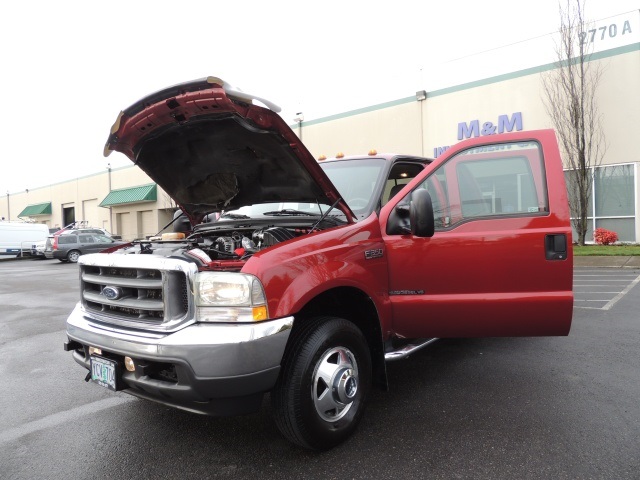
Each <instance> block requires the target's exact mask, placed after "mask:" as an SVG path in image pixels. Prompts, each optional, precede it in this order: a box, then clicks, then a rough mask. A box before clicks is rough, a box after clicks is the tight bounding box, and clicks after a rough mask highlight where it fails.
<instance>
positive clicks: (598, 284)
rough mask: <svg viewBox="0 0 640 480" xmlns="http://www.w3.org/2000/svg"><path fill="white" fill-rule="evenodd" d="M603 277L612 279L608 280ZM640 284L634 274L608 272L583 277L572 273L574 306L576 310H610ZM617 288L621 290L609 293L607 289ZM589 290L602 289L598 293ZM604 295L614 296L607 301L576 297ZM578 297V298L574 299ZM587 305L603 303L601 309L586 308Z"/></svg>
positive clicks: (639, 277) (638, 276)
mask: <svg viewBox="0 0 640 480" xmlns="http://www.w3.org/2000/svg"><path fill="white" fill-rule="evenodd" d="M584 277H598V278H597V279H590V278H584ZM603 277H609V278H613V280H608V279H606V278H603ZM629 280H631V281H629ZM638 283H640V275H637V276H636V275H635V274H628V273H625V274H621V273H615V272H610V273H609V274H602V275H584V274H577V273H575V272H574V283H573V288H574V292H573V293H574V306H575V307H576V308H585V309H590V310H611V308H613V306H614V305H615V304H616V303H618V302H619V301H620V300H621V299H622V298H623V297H624V296H625V295H626V294H627V293H629V292H630V291H631V289H632V288H633V287H634V286H636V285H637V284H638ZM617 287H619V288H620V289H621V290H618V291H614V292H611V291H609V289H611V288H617ZM591 288H599V289H602V290H600V291H592V290H589V289H591ZM604 294H616V295H615V297H613V298H611V299H609V298H607V299H594V298H580V297H578V296H581V297H584V296H587V297H588V296H590V295H604ZM576 297H578V298H576ZM589 303H604V305H603V306H602V307H599V308H598V307H587V306H582V304H584V305H588V304H589ZM576 304H580V305H576Z"/></svg>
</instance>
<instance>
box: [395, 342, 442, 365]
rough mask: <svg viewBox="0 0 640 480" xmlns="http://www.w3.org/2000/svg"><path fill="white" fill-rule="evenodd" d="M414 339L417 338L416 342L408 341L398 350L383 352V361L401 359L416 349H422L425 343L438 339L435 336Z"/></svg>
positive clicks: (429, 343) (428, 343)
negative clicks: (408, 342)
mask: <svg viewBox="0 0 640 480" xmlns="http://www.w3.org/2000/svg"><path fill="white" fill-rule="evenodd" d="M416 340H417V343H410V344H408V345H405V346H403V347H402V348H400V349H398V350H394V351H392V352H387V353H385V354H384V359H385V361H387V362H393V361H395V360H402V359H403V358H407V357H408V356H409V355H411V354H412V353H415V352H417V351H418V350H421V349H423V348H424V347H426V346H427V345H431V344H432V343H433V342H435V341H436V340H438V339H437V338H420V339H416Z"/></svg>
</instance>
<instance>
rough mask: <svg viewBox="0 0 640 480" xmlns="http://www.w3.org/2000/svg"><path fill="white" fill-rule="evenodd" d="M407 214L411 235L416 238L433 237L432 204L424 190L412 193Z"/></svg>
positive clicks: (429, 196)
mask: <svg viewBox="0 0 640 480" xmlns="http://www.w3.org/2000/svg"><path fill="white" fill-rule="evenodd" d="M409 212H410V213H409V215H410V219H411V220H410V221H411V233H412V234H413V235H415V236H416V237H433V234H434V232H435V219H434V215H433V203H432V202H431V195H430V194H429V192H427V190H426V189H420V190H415V191H414V192H413V195H412V197H411V206H410V209H409Z"/></svg>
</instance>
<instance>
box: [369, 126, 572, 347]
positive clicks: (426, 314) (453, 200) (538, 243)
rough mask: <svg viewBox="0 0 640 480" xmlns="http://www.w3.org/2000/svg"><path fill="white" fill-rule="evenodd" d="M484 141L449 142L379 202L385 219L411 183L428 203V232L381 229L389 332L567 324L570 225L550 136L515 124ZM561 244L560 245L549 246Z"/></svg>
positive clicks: (508, 330)
mask: <svg viewBox="0 0 640 480" xmlns="http://www.w3.org/2000/svg"><path fill="white" fill-rule="evenodd" d="M491 140H493V141H492V142H487V138H484V139H474V140H472V141H469V142H464V143H463V144H461V145H459V146H457V147H454V149H452V150H450V151H449V152H447V153H448V155H447V156H445V157H444V158H442V159H438V161H436V162H434V164H433V165H431V166H429V167H428V168H427V170H426V171H425V172H424V174H423V175H421V176H419V177H418V178H417V179H416V181H414V182H412V183H411V184H410V187H409V188H407V189H405V190H403V192H401V194H399V195H398V197H396V198H397V200H396V199H395V198H394V201H392V202H390V203H389V206H387V207H385V208H384V209H383V211H381V216H380V217H381V222H386V221H387V219H388V215H389V213H390V210H391V209H393V208H395V205H394V204H398V203H403V202H405V203H406V202H408V201H410V195H411V193H410V192H411V191H413V190H416V189H418V188H426V189H427V190H428V191H429V193H430V194H431V196H432V200H433V204H434V216H435V225H436V231H435V234H434V235H433V237H431V238H418V237H414V236H412V235H385V236H384V239H385V244H386V253H387V257H388V261H389V284H390V292H389V293H390V300H391V304H392V306H393V317H394V327H393V328H394V331H395V332H396V333H397V334H398V335H401V336H404V337H408V338H414V337H472V336H528V335H566V334H567V333H568V331H569V328H570V325H571V315H572V307H573V293H572V273H573V272H572V259H571V248H570V245H571V231H570V225H569V219H568V218H569V217H568V207H567V205H566V190H565V187H564V183H563V175H562V165H561V162H560V157H559V153H558V149H557V143H556V141H555V135H554V134H553V132H551V131H539V132H525V133H524V134H523V133H518V134H507V135H500V136H495V137H491ZM557 176H560V177H561V180H562V185H561V189H560V188H559V187H560V183H559V181H558V179H557V178H555V177H557ZM551 177H554V179H553V182H551V181H549V182H548V181H547V179H549V180H551ZM551 187H553V189H551ZM383 226H384V224H383ZM382 231H383V232H386V231H387V229H386V228H382ZM563 238H566V242H564V243H563V241H562V239H563ZM549 239H551V240H549ZM562 245H565V246H566V249H565V251H564V253H562V252H556V251H555V250H556V249H558V248H561V247H562ZM550 249H551V250H552V252H551V253H549V250H550Z"/></svg>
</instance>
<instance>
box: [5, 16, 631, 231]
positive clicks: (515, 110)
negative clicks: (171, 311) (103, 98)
mask: <svg viewBox="0 0 640 480" xmlns="http://www.w3.org/2000/svg"><path fill="white" fill-rule="evenodd" d="M594 30H595V33H594V35H593V38H590V37H589V38H586V39H585V41H586V42H590V43H592V45H591V46H592V47H593V53H592V55H591V57H590V62H597V63H598V65H599V66H600V67H601V69H602V78H601V83H600V87H599V90H598V93H597V99H598V104H599V108H600V112H601V114H602V119H603V126H604V132H605V136H606V141H607V144H608V149H607V152H606V155H605V157H604V159H603V161H602V164H601V165H600V166H598V167H596V168H593V169H592V174H593V179H594V188H593V194H592V197H591V202H592V209H591V215H590V219H589V226H590V232H589V233H588V234H587V239H589V238H591V236H592V233H591V232H592V231H593V229H595V228H598V227H603V228H607V229H609V230H614V231H616V232H617V233H618V236H619V239H620V240H621V241H625V242H639V241H640V220H639V219H638V212H639V211H640V194H639V192H640V179H639V178H638V175H639V174H640V171H639V164H640V147H638V141H637V139H636V137H635V135H637V133H638V130H639V129H640V88H638V86H639V85H640V12H639V11H633V12H628V13H626V14H622V15H618V16H615V17H611V18H608V19H604V20H602V21H600V22H598V23H596V25H595V26H594ZM550 39H551V38H540V39H534V40H533V41H531V42H530V44H529V45H522V44H520V45H517V46H515V47H514V48H511V49H509V48H507V49H501V50H497V51H492V52H488V53H487V54H482V55H476V56H473V57H472V58H467V59H463V61H459V62H452V63H451V64H449V65H447V66H446V67H447V68H446V69H445V73H446V75H443V74H442V72H441V73H440V74H439V75H438V78H439V80H438V81H435V82H431V83H430V84H429V85H427V87H426V88H425V89H424V90H419V91H418V92H416V93H415V94H413V93H412V94H411V95H410V96H407V97H404V98H400V99H395V100H390V101H389V102H386V103H383V104H377V105H371V106H368V107H365V108H361V109H357V110H353V111H348V112H343V113H338V114H336V115H332V116H329V117H325V118H318V119H310V120H308V121H302V118H301V117H300V118H298V119H297V120H296V123H295V124H293V125H292V127H293V128H294V131H296V132H297V133H298V135H299V136H300V137H301V138H302V140H303V142H304V144H305V145H306V146H307V148H308V149H309V150H310V151H311V152H312V153H313V154H314V156H316V157H317V158H318V157H320V156H321V155H326V156H329V157H331V156H334V155H335V154H336V153H337V152H343V153H344V154H346V155H349V154H361V153H366V152H368V151H369V150H370V149H372V148H375V149H376V150H377V151H378V152H398V153H406V154H414V155H422V156H427V157H437V156H439V155H441V154H442V153H443V152H445V151H446V150H447V148H448V147H449V146H450V145H453V144H454V143H456V142H458V141H461V140H464V139H466V138H472V137H479V136H484V135H492V134H494V133H501V132H508V131H521V130H537V129H543V128H553V124H552V122H551V120H550V118H549V115H548V114H547V112H546V110H545V107H544V104H543V101H542V98H543V87H542V76H543V75H545V74H546V73H548V72H550V71H552V70H553V69H554V68H556V66H555V63H554V62H553V43H551V45H550V44H549V40H550ZM523 47H528V53H527V54H526V55H524V54H522V53H521V52H522V51H523ZM505 59H508V61H506V60H505ZM503 65H507V66H509V67H510V69H509V71H502V70H501V69H503V68H505V67H503ZM514 67H515V68H514ZM438 82H440V85H437V83H438ZM446 82H448V83H446ZM432 85H435V86H432ZM381 88H384V87H383V86H381ZM286 120H289V119H286ZM175 208H176V206H175V203H174V202H173V201H172V200H171V199H170V198H169V197H168V195H167V194H166V193H165V192H164V191H162V189H161V188H160V187H158V186H157V185H155V184H154V183H153V182H152V180H151V179H149V178H148V177H147V176H146V175H145V174H144V173H143V172H142V171H140V170H139V169H138V168H137V167H135V166H131V167H124V168H118V169H113V170H111V169H108V170H107V171H104V172H100V173H97V174H95V175H90V176H87V177H83V178H77V179H73V180H69V181H67V182H63V183H59V184H55V185H49V186H45V187H41V188H37V189H33V190H30V191H28V192H20V193H8V194H7V197H6V201H2V200H0V217H4V218H5V219H11V220H17V219H18V218H21V219H26V220H30V221H36V222H39V223H45V224H47V225H49V226H50V227H52V228H54V227H59V226H63V225H66V224H69V223H71V222H72V221H77V220H85V221H87V223H89V224H90V225H92V226H98V227H102V228H105V229H107V230H109V231H111V232H112V233H114V234H118V235H121V236H122V237H123V239H126V240H130V239H133V238H144V237H145V236H149V235H153V234H155V233H156V232H157V231H158V230H160V228H162V227H163V226H164V225H166V224H167V223H168V222H169V221H170V220H171V218H172V215H173V212H174V211H175Z"/></svg>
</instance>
